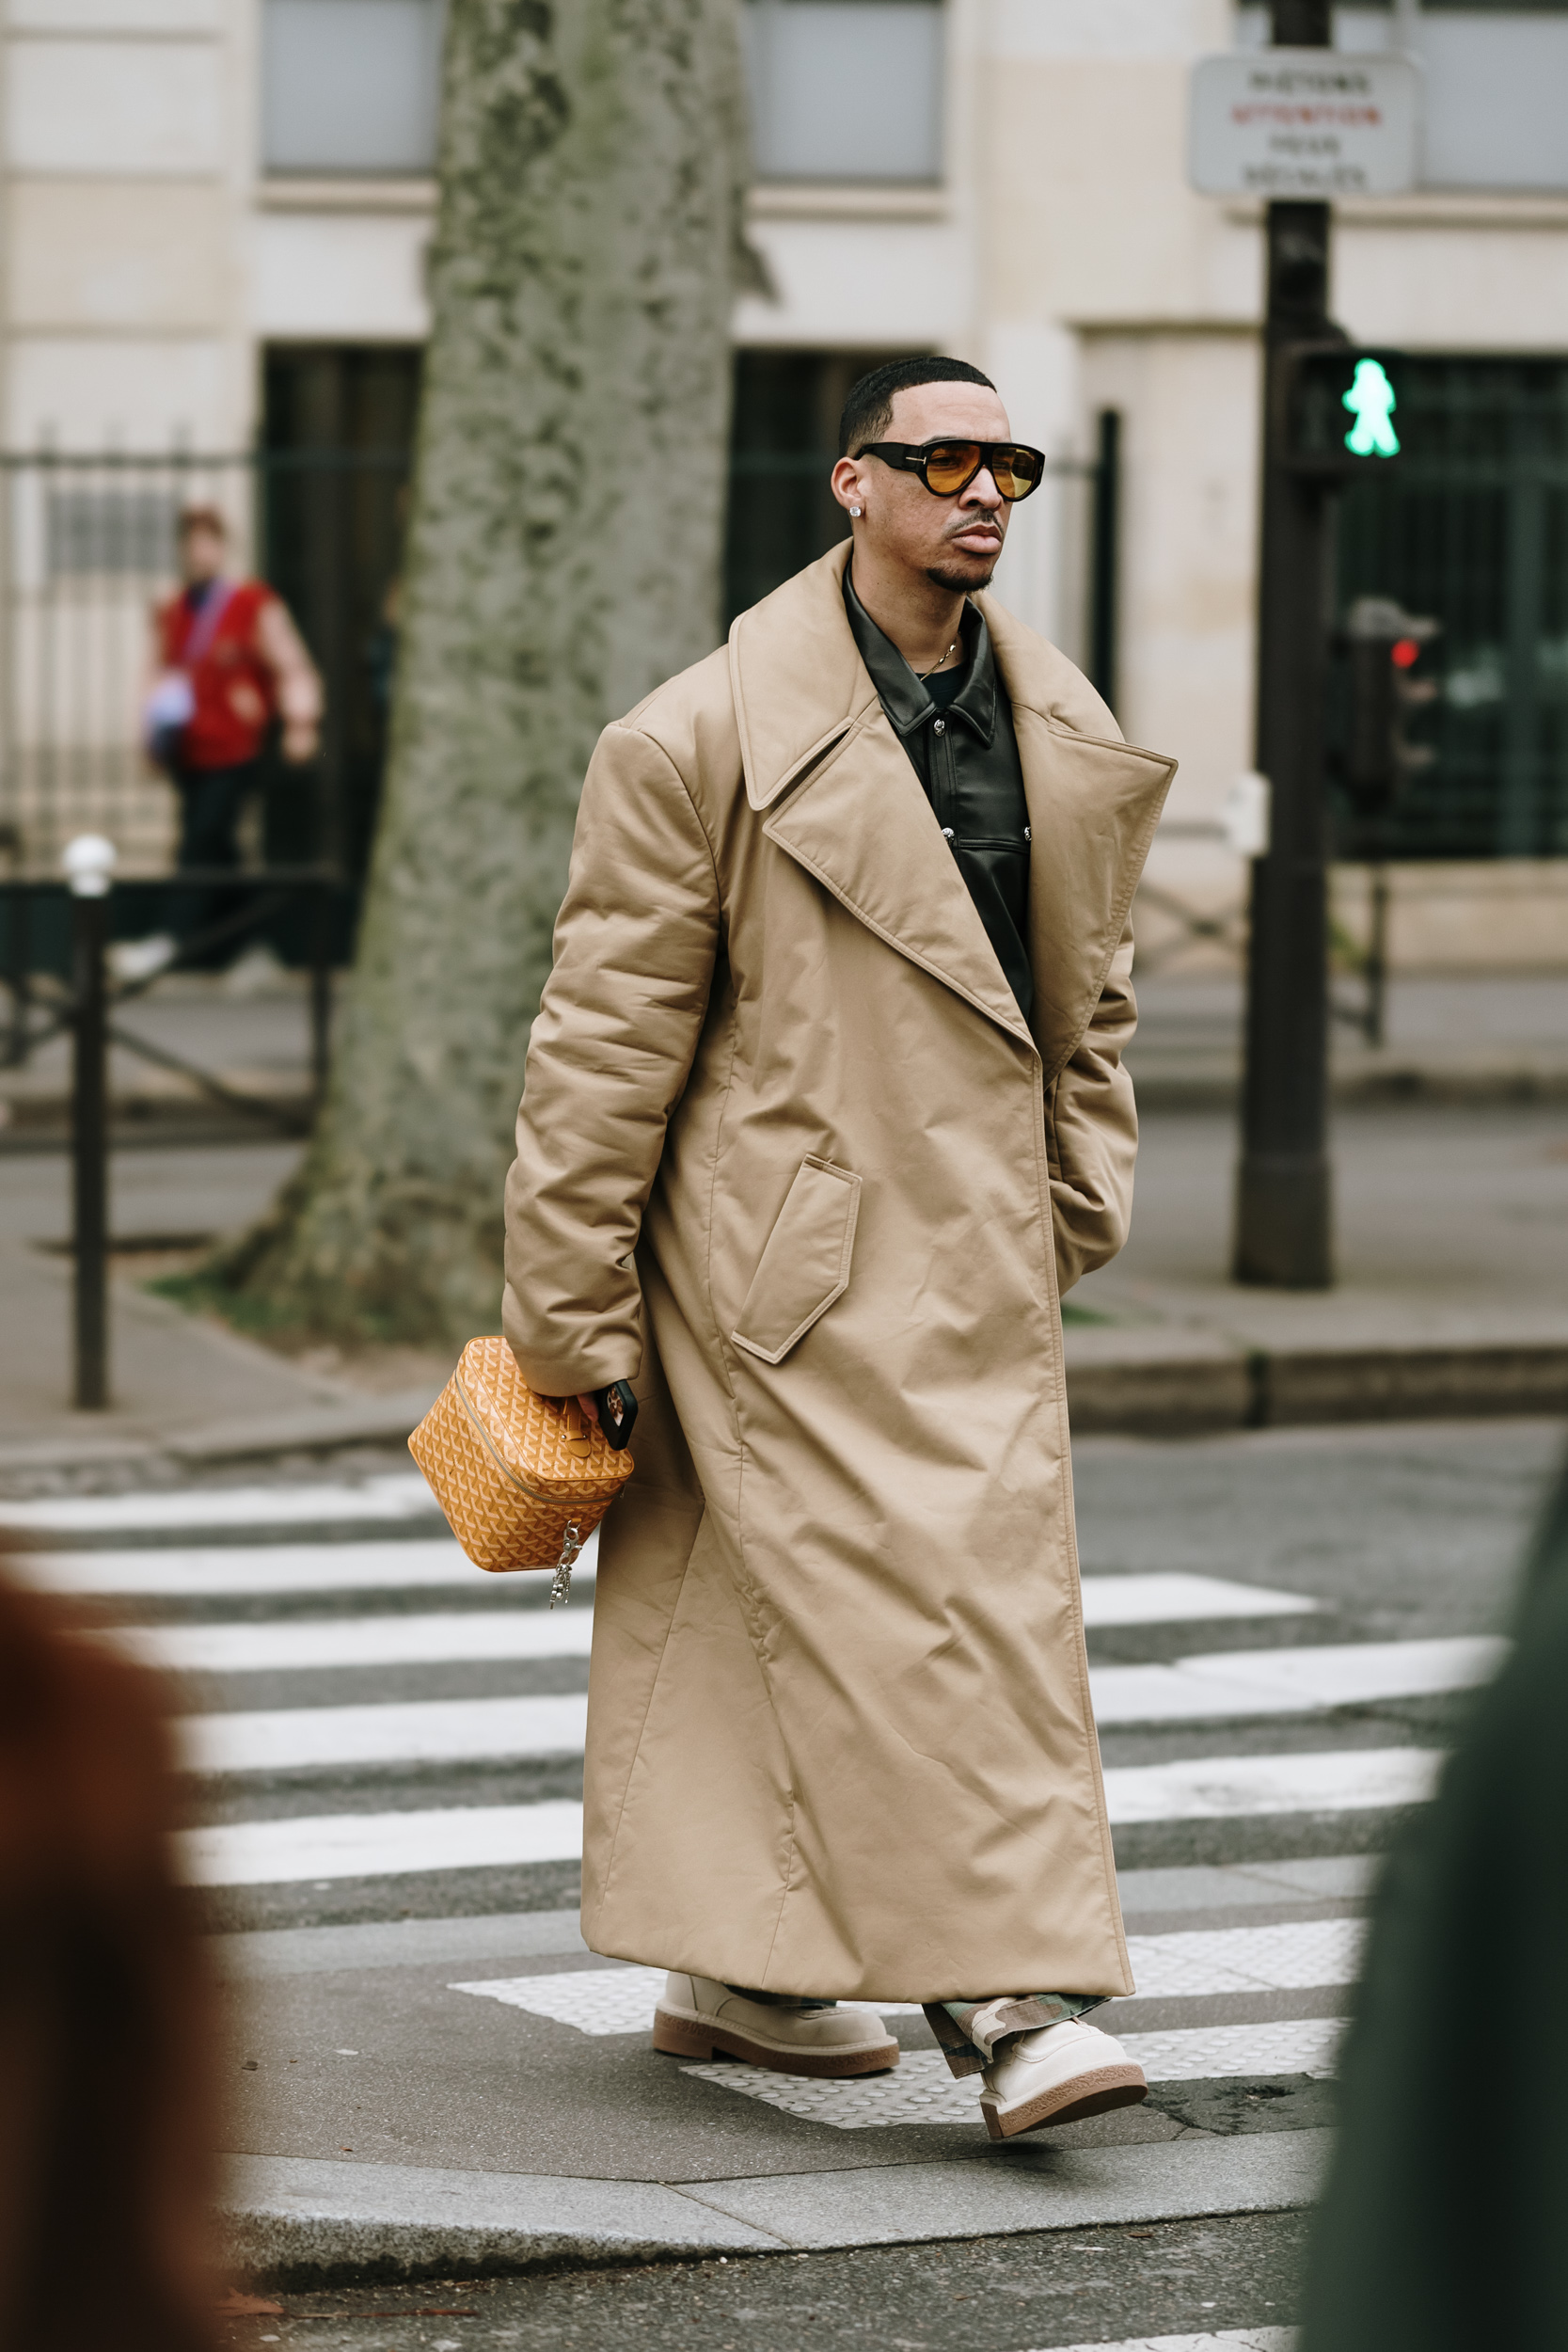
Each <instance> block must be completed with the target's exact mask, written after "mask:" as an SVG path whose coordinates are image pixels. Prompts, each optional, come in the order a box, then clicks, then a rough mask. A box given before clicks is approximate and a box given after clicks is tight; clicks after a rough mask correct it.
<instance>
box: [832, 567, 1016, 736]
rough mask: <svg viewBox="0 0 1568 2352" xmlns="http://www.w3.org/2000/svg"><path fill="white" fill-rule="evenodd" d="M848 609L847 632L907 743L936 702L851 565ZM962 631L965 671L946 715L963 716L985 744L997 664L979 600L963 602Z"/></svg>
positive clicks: (991, 724) (992, 717) (992, 726)
mask: <svg viewBox="0 0 1568 2352" xmlns="http://www.w3.org/2000/svg"><path fill="white" fill-rule="evenodd" d="M844 609H845V612H847V614H848V616H849V633H850V635H851V636H852V637H853V638H854V641H855V643H856V644H857V645H858V646H859V647H860V656H861V660H863V662H864V664H865V666H866V668H867V669H868V670H869V671H870V673H871V681H872V684H873V685H874V686H875V687H876V689H877V696H878V700H879V702H880V704H881V706H882V708H883V709H884V710H885V711H886V712H887V715H888V720H889V722H890V723H891V725H892V728H893V732H894V733H895V735H896V736H897V738H898V739H899V741H900V742H903V741H904V740H905V739H906V738H907V737H908V736H911V735H912V734H913V733H914V731H915V729H916V727H918V726H922V725H924V724H925V723H926V721H927V720H928V719H933V718H934V717H935V716H936V708H937V707H936V704H935V703H934V702H933V701H932V700H931V697H930V694H929V693H928V692H927V687H926V682H925V680H924V679H923V678H922V677H921V676H920V675H919V674H918V673H917V672H916V671H914V670H911V667H910V665H909V663H908V662H907V661H906V660H905V659H904V657H903V655H902V654H901V653H900V652H899V650H898V648H897V646H896V645H895V644H894V642H893V640H892V638H891V637H889V636H886V635H885V634H884V633H883V631H882V630H881V629H879V628H878V626H877V624H876V622H875V621H874V620H873V619H872V617H871V615H870V613H869V612H867V611H866V609H865V607H864V605H863V604H862V602H861V600H860V598H859V596H856V594H855V588H854V582H853V581H852V580H851V579H850V577H849V573H848V570H847V568H846V570H845V574H844ZM959 635H960V637H961V639H962V643H963V649H964V660H965V662H966V664H967V675H966V676H965V678H964V682H963V684H962V685H961V686H960V687H959V689H958V692H957V693H956V694H955V695H954V697H953V699H952V701H951V702H950V703H949V704H948V705H947V715H948V717H949V718H950V719H962V720H963V721H964V723H965V724H966V725H967V726H968V727H969V729H970V731H971V733H972V734H973V735H974V736H976V737H977V738H978V739H979V740H980V741H981V742H982V743H989V742H990V739H991V737H992V736H993V735H994V734H995V733H996V664H995V662H994V661H993V660H992V659H991V650H990V631H989V630H988V629H987V628H986V624H985V621H984V619H983V618H982V617H981V614H980V611H979V608H978V607H977V606H976V605H973V604H966V605H965V606H964V609H963V618H962V620H961V622H960V623H959Z"/></svg>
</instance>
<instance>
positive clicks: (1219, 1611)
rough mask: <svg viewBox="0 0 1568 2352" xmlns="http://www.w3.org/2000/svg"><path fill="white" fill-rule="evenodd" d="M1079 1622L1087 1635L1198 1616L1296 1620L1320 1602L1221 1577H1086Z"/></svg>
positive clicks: (1170, 1574)
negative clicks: (1105, 1630) (1100, 1630)
mask: <svg viewBox="0 0 1568 2352" xmlns="http://www.w3.org/2000/svg"><path fill="white" fill-rule="evenodd" d="M1081 1589H1082V1592H1083V1597H1084V1623H1085V1625H1086V1626H1087V1627H1088V1628H1089V1629H1091V1631H1092V1630H1094V1629H1098V1628H1101V1627H1109V1626H1116V1625H1176V1624H1180V1623H1182V1622H1183V1621H1188V1620H1195V1619H1201V1618H1204V1617H1299V1616H1307V1615H1310V1614H1311V1613H1313V1612H1314V1611H1316V1610H1317V1609H1318V1608H1319V1607H1320V1606H1321V1603H1320V1602H1318V1601H1315V1600H1309V1599H1308V1598H1307V1595H1306V1594H1305V1593H1279V1592H1275V1591H1274V1590H1273V1589H1272V1588H1271V1587H1269V1586H1266V1585H1262V1584H1241V1583H1238V1582H1236V1581H1235V1580H1234V1579H1232V1578H1229V1577H1222V1576H1184V1575H1180V1574H1177V1573H1176V1572H1174V1571H1172V1572H1170V1573H1161V1574H1159V1575H1150V1576H1086V1577H1085V1578H1084V1580H1083V1584H1082V1588H1081Z"/></svg>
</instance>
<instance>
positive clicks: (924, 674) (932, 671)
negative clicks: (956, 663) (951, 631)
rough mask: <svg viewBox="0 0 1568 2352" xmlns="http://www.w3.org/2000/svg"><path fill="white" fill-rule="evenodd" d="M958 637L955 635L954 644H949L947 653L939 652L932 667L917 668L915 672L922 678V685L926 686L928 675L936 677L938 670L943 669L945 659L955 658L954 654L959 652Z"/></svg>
mask: <svg viewBox="0 0 1568 2352" xmlns="http://www.w3.org/2000/svg"><path fill="white" fill-rule="evenodd" d="M957 652H958V639H957V638H956V637H955V638H954V640H953V643H952V644H950V645H949V646H948V648H947V651H946V652H945V653H939V654H938V656H937V658H936V660H934V661H933V662H932V664H931V666H930V668H929V669H928V670H917V671H916V672H915V676H916V677H917V678H918V679H919V680H920V683H921V684H922V686H924V685H925V683H926V681H927V678H928V677H935V675H936V674H937V672H938V671H939V670H940V669H941V667H942V663H943V662H944V661H949V660H952V658H953V656H954V654H956V653H957Z"/></svg>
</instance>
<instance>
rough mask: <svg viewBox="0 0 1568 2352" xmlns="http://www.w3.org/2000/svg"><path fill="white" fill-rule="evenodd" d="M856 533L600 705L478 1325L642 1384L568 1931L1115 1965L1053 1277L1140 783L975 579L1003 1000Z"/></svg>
mask: <svg viewBox="0 0 1568 2352" xmlns="http://www.w3.org/2000/svg"><path fill="white" fill-rule="evenodd" d="M846 554H847V550H846V549H845V548H838V549H836V550H835V551H834V552H833V553H832V554H831V555H829V556H825V557H824V558H823V559H822V560H821V561H820V562H819V563H817V564H813V565H812V566H811V567H810V569H809V570H807V571H804V572H802V573H800V574H799V575H798V576H797V578H795V579H794V580H789V581H787V582H786V583H785V585H784V587H782V588H780V589H779V590H777V591H776V593H775V594H774V595H772V596H769V597H768V598H767V599H766V600H765V601H764V602H763V603H762V604H759V605H757V606H756V607H755V608H754V609H753V610H752V611H751V612H746V613H744V614H742V616H741V618H740V619H739V620H738V621H737V622H736V625H735V627H734V628H733V630H732V631H731V636H730V644H729V646H728V648H727V650H724V651H721V652H719V653H716V654H714V655H713V656H712V657H711V658H710V659H709V660H705V661H702V662H699V663H698V664H697V665H696V667H695V668H694V669H691V670H689V671H687V672H686V673H685V674H684V675H681V676H679V677H676V678H673V679H672V680H671V682H670V683H669V684H668V685H667V686H664V687H662V688H660V689H659V691H657V693H655V694H653V695H652V696H650V697H649V699H648V700H647V701H646V702H644V703H643V704H641V707H639V708H638V709H636V710H634V711H633V712H632V713H631V714H630V716H629V717H627V718H626V719H624V720H622V721H621V722H620V723H618V724H616V725H613V726H610V727H608V728H607V729H606V731H605V733H604V735H603V737H602V738H601V739H600V742H599V746H598V749H597V751H596V752H595V754H594V760H593V764H592V766H591V768H590V770H589V772H588V777H587V781H586V783H585V785H584V787H583V794H582V804H581V810H580V814H579V816H578V826H577V834H576V839H575V843H574V847H573V852H572V868H571V882H570V885H569V887H568V890H567V894H566V898H565V903H564V905H563V906H562V912H561V919H560V924H559V927H558V930H557V933H556V961H555V968H554V971H553V973H552V975H551V977H550V979H549V982H548V985H547V986H546V991H545V996H544V1003H543V1007H542V1009H541V1011H540V1014H539V1018H538V1020H537V1022H536V1024H535V1025H534V1029H533V1034H532V1040H531V1044H530V1047H529V1054H528V1063H527V1078H526V1089H525V1092H524V1096H523V1104H522V1110H521V1113H520V1115H519V1119H518V1124H517V1159H516V1164H515V1167H514V1168H513V1171H512V1174H511V1178H510V1180H509V1184H508V1188H507V1252H506V1266H507V1290H506V1298H505V1328H506V1334H507V1337H508V1339H509V1340H510V1342H511V1343H512V1345H513V1347H514V1349H515V1352H516V1356H517V1359H518V1361H519V1363H520V1364H521V1366H522V1370H523V1373H524V1375H525V1376H526V1377H527V1379H528V1380H529V1381H530V1382H531V1384H532V1385H533V1386H534V1387H535V1388H537V1389H540V1390H543V1391H546V1392H548V1393H552V1394H562V1393H564V1392H566V1391H574V1390H585V1389H593V1388H598V1387H601V1386H603V1385H604V1384H605V1383H607V1382H609V1381H610V1380H614V1379H622V1378H630V1379H631V1380H632V1382H633V1385H634V1387H635V1389H636V1391H637V1395H638V1398H639V1400H640V1408H641V1418H640V1420H639V1422H638V1425H637V1432H636V1436H635V1438H634V1439H633V1448H632V1450H633V1453H634V1454H635V1456H636V1461H637V1472H636V1476H635V1477H634V1478H633V1479H632V1480H631V1482H630V1483H629V1485H628V1486H627V1488H626V1493H625V1495H624V1497H623V1499H622V1500H621V1501H620V1502H617V1503H616V1505H615V1506H614V1508H613V1509H612V1511H611V1513H610V1517H609V1518H608V1519H607V1520H606V1522H605V1525H604V1532H603V1536H602V1549H601V1552H600V1565H599V1576H598V1597H597V1600H596V1603H595V1621H594V1652H593V1662H592V1666H591V1670H590V1679H589V1701H588V1746H587V1771H586V1787H585V1813H586V1822H585V1832H584V1848H585V1851H584V1856H583V1904H582V1910H583V1932H584V1934H585V1935H586V1937H587V1939H588V1941H589V1943H590V1945H591V1946H592V1947H593V1948H594V1951H597V1952H605V1953H610V1954H616V1955H620V1956H622V1957H624V1958H626V1959H628V1960H640V1961H643V1962H647V1963H653V1964H655V1965H657V1966H661V1967H667V1968H679V1969H696V1970H697V1971H699V1972H700V1973H702V1974H703V1975H705V1976H711V1977H717V1978H720V1979H723V1980H725V1981H727V1982H730V1983H733V1984H741V1985H755V1986H759V1987H762V1988H765V1989H768V1990H770V1991H774V1992H778V1993H794V1994H819V1995H822V1996H825V1997H826V1996H835V1995H836V1996H838V1997H840V1998H844V1997H853V1996H857V1995H858V1996H861V1997H872V1998H877V1999H883V2000H911V2001H919V2000H939V1999H944V1998H945V1999H952V1998H959V1997H965V1996H972V1997H977V1996H980V1995H983V1994H995V1993H1004V1992H1008V1993H1010V1992H1024V1991H1030V1992H1034V1991H1042V1992H1043V1991H1059V1992H1074V1993H1084V1992H1087V1993H1124V1992H1127V1991H1129V1990H1130V1989H1131V1984H1132V1979H1131V1978H1130V1976H1129V1973H1128V1963H1127V1951H1126V1946H1125V1944H1124V1941H1123V1938H1122V1931H1121V1920H1120V1915H1119V1912H1118V1910H1117V1894H1116V1878H1115V1872H1114V1868H1113V1864H1112V1856H1111V1842H1110V1836H1109V1833H1108V1831H1107V1828H1106V1820H1105V1805H1104V1798H1103V1794H1102V1791H1101V1775H1100V1755H1099V1746H1098V1742H1097V1740H1096V1735H1095V1727H1094V1719H1093V1716H1092V1714H1091V1712H1090V1708H1089V1694H1088V1682H1087V1675H1086V1669H1085V1652H1084V1635H1083V1622H1082V1616H1081V1613H1080V1605H1079V1596H1078V1566H1077V1553H1076V1549H1075V1544H1074V1535H1073V1520H1072V1490H1071V1477H1070V1469H1069V1456H1068V1422H1067V1410H1066V1406H1065V1402H1064V1396H1063V1373H1062V1338H1061V1317H1060V1311H1059V1294H1060V1292H1061V1291H1063V1290H1065V1289H1066V1288H1067V1287H1068V1286H1069V1284H1070V1283H1071V1282H1074V1281H1076V1280H1077V1279H1078V1277H1079V1276H1080V1275H1081V1274H1084V1273H1085V1272H1087V1271H1088V1270H1089V1269H1091V1268H1092V1267H1094V1266H1097V1265H1100V1264H1101V1263H1103V1262H1104V1261H1105V1260H1106V1259H1108V1258H1109V1257H1111V1256H1112V1255H1113V1254H1114V1253H1115V1251H1116V1250H1117V1248H1119V1247H1120V1245H1121V1243H1122V1241H1123V1239H1124V1237H1125V1235H1126V1232H1127V1222H1128V1212H1129V1205H1130V1201H1131V1196H1132V1160H1133V1153H1134V1151H1135V1147H1136V1134H1137V1129H1136V1120H1135V1118H1134V1115H1133V1108H1132V1089H1131V1086H1130V1083H1129V1081H1128V1078H1127V1075H1126V1073H1125V1071H1124V1070H1123V1069H1122V1067H1121V1054H1122V1050H1123V1048H1124V1047H1125V1045H1126V1043H1127V1040H1128V1038H1129V1037H1130V1036H1131V1034H1132V1025H1133V1018H1134V1014H1133V1004H1132V989H1131V986H1130V972H1131V966H1132V942H1131V938H1130V935H1129V931H1128V908H1129V905H1130V903H1131V900H1132V891H1133V887H1134V884H1135V883H1136V882H1137V879H1138V875H1139V872H1140V870H1141V868H1142V866H1143V863H1144V858H1145V856H1146V854H1147V851H1148V844H1149V840H1150V837H1151V835H1152V834H1153V831H1154V827H1155V824H1156V822H1157V820H1158V818H1159V813H1160V807H1161V803H1162V802H1163V801H1164V794H1165V790H1166V787H1167V785H1168V783H1169V780H1170V776H1171V773H1172V763H1171V761H1169V760H1167V759H1163V758H1157V757H1155V756H1154V755H1151V754H1150V753H1148V752H1142V751H1132V750H1130V749H1129V748H1127V747H1126V746H1125V745H1124V744H1123V743H1122V742H1121V741H1120V739H1119V738H1118V736H1117V728H1116V723H1115V722H1114V720H1113V719H1112V718H1111V716H1110V714H1109V712H1108V711H1107V710H1106V709H1105V707H1104V705H1103V704H1102V703H1101V701H1100V700H1099V698H1098V696H1097V695H1096V694H1095V693H1094V692H1093V691H1092V689H1091V688H1090V687H1089V686H1088V685H1087V684H1086V683H1085V680H1084V679H1083V678H1082V677H1081V676H1080V675H1079V674H1078V673H1077V671H1075V670H1074V669H1073V668H1072V666H1071V664H1070V663H1069V662H1068V661H1067V660H1065V659H1064V658H1063V656H1062V655H1060V654H1059V653H1057V652H1056V651H1055V650H1054V649H1053V647H1052V646H1050V645H1048V644H1046V643H1045V642H1044V640H1043V639H1041V638H1039V637H1037V636H1036V635H1034V634H1033V633H1032V632H1031V631H1030V630H1029V629H1027V628H1022V626H1021V625H1020V624H1019V623H1018V622H1017V621H1015V620H1013V619H1011V618H1010V617H1009V615H1008V614H1007V613H1006V612H1004V611H1003V610H1002V609H1001V608H1000V607H999V606H997V605H996V604H994V603H993V602H992V600H991V598H990V596H983V597H981V598H980V599H978V601H979V603H980V607H981V610H982V611H983V612H984V613H985V616H986V620H987V623H988V625H989V627H990V631H991V635H992V640H993V643H994V646H995V652H996V659H997V661H998V663H999V664H1000V668H1001V673H1002V676H1003V679H1004V681H1005V683H1006V689H1007V692H1008V694H1009V695H1010V696H1011V699H1012V706H1013V717H1014V723H1015V725H1016V727H1017V731H1018V743H1019V750H1020V753H1021V755H1022V766H1023V776H1024V785H1025V788H1026V791H1027V795H1028V802H1029V811H1030V819H1031V827H1032V833H1033V840H1034V849H1033V858H1032V881H1031V904H1030V918H1031V936H1030V943H1029V945H1030V953H1031V957H1032V960H1033V966H1034V975H1035V1012H1034V1016H1033V1022H1032V1025H1025V1023H1024V1020H1023V1018H1022V1014H1021V1013H1020V1011H1019V1009H1018V1006H1017V1003H1016V1001H1015V999H1014V997H1013V995H1012V993H1011V992H1010V990H1009V989H1008V987H1007V984H1006V980H1005V979H1004V977H1003V974H1002V970H1001V967H1000V965H999V964H998V962H997V961H996V957H995V955H994V953H993V951H992V948H991V946H990V940H989V939H988V938H987V935H986V932H985V930H984V928H983V927H982V925H981V922H980V918H979V916H978V914H976V913H975V911H974V904H973V902H972V901H971V899H970V897H969V894H968V891H967V890H966V888H965V886H964V883H963V882H962V880H961V878H960V876H959V873H958V867H957V866H956V865H955V863H954V860H953V858H952V855H951V853H950V852H949V850H948V848H947V845H946V843H945V842H944V841H943V839H942V834H941V831H940V830H939V827H938V825H937V821H936V818H934V816H933V815H932V813H931V809H930V806H929V804H928V803H927V799H926V797H925V794H924V792H923V791H922V789H921V787H920V784H919V781H918V779H917V777H916V775H915V772H914V770H913V768H912V767H911V763H910V760H909V757H908V755H907V754H906V753H905V751H904V750H903V748H902V746H901V744H900V743H899V741H898V739H897V738H896V737H895V734H894V733H893V730H892V728H891V727H890V726H889V724H888V722H887V719H886V717H885V716H884V714H883V712H882V708H881V706H880V704H879V700H878V697H877V693H876V690H875V688H874V687H873V685H872V682H871V679H870V677H869V675H867V672H866V670H865V668H864V666H863V663H862V661H861V659H860V655H859V653H858V651H857V649H856V646H855V643H854V640H853V638H852V636H851V635H850V632H849V628H848V624H847V620H846V618H845V612H844V604H843V598H842V594H841V588H840V581H841V578H842V574H843V569H844V564H845V562H846ZM1031 1029H1032V1033H1031Z"/></svg>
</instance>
